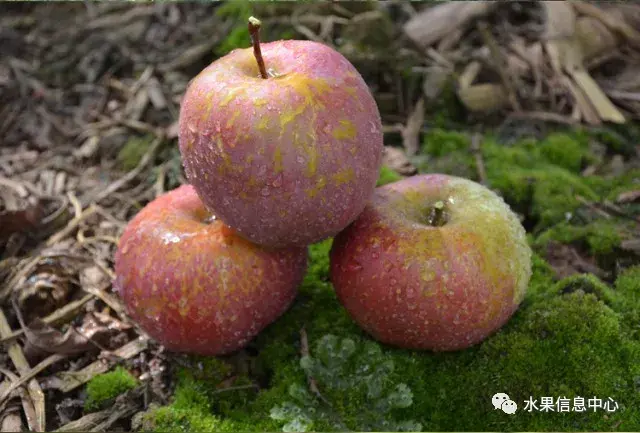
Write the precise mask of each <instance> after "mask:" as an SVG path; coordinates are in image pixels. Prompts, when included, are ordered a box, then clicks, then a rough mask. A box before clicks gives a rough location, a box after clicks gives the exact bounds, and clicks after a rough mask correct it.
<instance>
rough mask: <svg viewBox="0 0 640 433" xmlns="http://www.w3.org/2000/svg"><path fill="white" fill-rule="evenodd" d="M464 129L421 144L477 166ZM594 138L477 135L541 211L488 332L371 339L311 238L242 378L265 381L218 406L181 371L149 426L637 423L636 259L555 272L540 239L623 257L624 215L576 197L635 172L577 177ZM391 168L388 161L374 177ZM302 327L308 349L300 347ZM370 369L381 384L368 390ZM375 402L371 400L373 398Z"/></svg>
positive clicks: (204, 385)
mask: <svg viewBox="0 0 640 433" xmlns="http://www.w3.org/2000/svg"><path fill="white" fill-rule="evenodd" d="M456 134H457V133H452V132H446V133H444V132H438V133H436V134H435V135H434V136H439V137H444V138H443V139H444V144H443V145H442V147H441V148H438V145H437V143H436V144H434V143H427V145H426V148H427V151H428V152H432V153H435V154H437V155H439V156H437V157H436V158H444V157H447V156H448V155H451V154H456V152H458V153H457V155H458V156H459V157H461V158H462V156H463V155H464V158H467V159H466V160H465V159H464V158H462V159H461V160H462V161H467V162H468V163H469V166H470V167H471V168H472V169H473V170H475V165H474V164H475V161H474V160H473V159H472V158H471V157H470V156H469V155H470V153H469V152H468V151H467V150H465V147H464V146H465V145H467V144H468V141H467V138H466V136H463V135H461V134H458V135H456ZM432 137H433V136H432ZM573 140H575V141H573ZM586 142H587V141H586V139H585V138H584V137H583V136H578V137H577V138H576V137H572V136H571V135H566V134H560V135H552V136H550V137H548V138H547V139H545V140H543V141H542V142H535V141H532V140H528V141H523V142H520V143H517V144H516V145H513V146H510V147H506V146H503V145H501V144H498V143H497V142H495V141H491V139H489V140H487V141H485V143H483V157H484V159H485V164H486V166H487V175H488V182H489V183H490V186H491V187H493V188H494V189H495V190H497V191H498V192H499V193H500V194H501V195H503V196H504V197H505V199H506V200H507V202H508V203H509V204H510V205H511V206H512V207H513V208H514V209H516V210H517V211H520V212H522V213H524V214H526V215H528V216H530V217H531V215H533V216H532V217H531V218H532V224H531V227H530V234H529V236H528V240H529V243H530V244H531V245H532V246H533V247H534V249H535V251H536V253H535V254H534V256H533V259H532V265H533V275H532V278H531V281H530V283H529V289H528V292H527V296H526V298H525V300H524V301H523V303H522V304H521V307H520V309H519V310H518V311H517V313H516V314H515V315H514V317H513V318H512V320H511V321H510V322H509V323H508V324H507V325H506V326H505V327H503V328H502V329H501V330H500V331H499V332H497V333H496V334H494V335H493V336H491V337H489V338H488V339H487V340H486V341H485V342H483V343H482V344H480V345H478V346H476V347H473V348H471V349H468V350H464V351H460V352H455V353H440V354H434V353H426V352H413V351H405V350H399V349H394V348H390V347H386V346H383V345H380V344H378V343H376V342H373V341H372V340H371V339H370V338H369V337H368V336H367V335H365V334H364V333H363V332H362V331H361V330H360V329H359V328H358V327H357V326H356V325H355V324H354V323H353V322H352V321H351V319H350V318H349V317H348V315H347V314H346V312H345V311H344V309H343V308H342V307H341V306H340V304H339V302H338V301H337V299H336V297H335V294H334V292H333V289H332V286H331V283H330V281H329V271H328V269H329V258H328V253H329V249H330V247H331V240H327V241H325V242H321V243H319V244H315V245H312V246H311V247H310V264H309V270H308V272H307V276H306V278H305V280H304V282H303V284H302V287H301V289H300V295H299V296H298V299H297V301H296V303H295V304H294V306H293V307H292V308H291V309H290V310H289V312H287V313H286V314H285V315H284V316H283V317H282V318H281V319H280V320H278V321H277V322H276V323H274V324H273V325H272V326H270V327H269V328H268V329H267V330H266V331H265V332H264V333H262V334H261V335H260V336H259V337H258V338H257V340H256V341H255V342H254V344H253V349H255V350H256V353H257V355H255V358H254V359H253V362H254V365H256V366H257V367H256V371H257V372H258V375H259V376H260V378H259V380H258V379H256V377H252V375H251V374H248V375H245V376H243V380H246V381H248V382H252V383H257V382H261V385H260V386H261V389H260V390H259V391H253V390H252V391H247V390H238V391H229V393H228V394H227V395H226V398H228V399H229V401H230V402H231V403H228V404H227V405H226V406H224V405H221V404H220V403H219V399H220V395H218V394H212V390H215V389H216V386H218V385H219V384H218V385H216V384H213V383H212V382H211V381H210V380H209V381H207V380H203V379H202V378H197V377H194V376H193V375H192V374H191V373H189V372H188V371H182V372H181V373H180V374H179V376H178V377H179V378H180V379H179V381H178V388H177V390H176V395H175V397H174V402H173V403H172V404H171V405H169V406H166V407H163V408H160V409H157V410H155V411H152V412H150V413H149V414H148V415H147V420H148V426H149V427H153V429H155V430H159V431H163V430H166V431H169V430H172V431H176V430H182V431H196V430H220V431H240V430H252V431H255V430H269V431H274V430H282V429H284V430H346V429H352V430H367V429H385V427H386V431H393V430H403V429H413V430H415V429H418V428H420V429H423V430H433V431H436V430H459V431H464V430H475V431H479V430H505V431H516V430H528V431H535V430H555V431H568V430H602V431H605V430H607V431H608V430H612V429H619V430H626V431H633V430H638V429H640V416H639V415H638V412H637V410H636V409H637V407H639V406H640V392H639V391H640V388H639V387H640V385H639V384H640V364H638V362H637V360H638V359H640V326H639V325H638V323H640V316H639V315H638V314H639V313H638V311H640V268H639V267H637V266H636V267H630V268H628V269H626V270H624V269H623V270H619V271H617V272H615V273H613V274H612V279H611V281H603V280H601V279H599V278H597V277H595V276H593V275H588V274H587V275H574V276H571V277H569V278H565V279H563V280H560V281H558V280H557V278H556V275H555V273H554V270H553V268H552V267H551V266H550V265H549V263H547V261H546V260H545V248H543V246H544V245H546V244H547V243H548V242H549V241H551V240H553V241H556V242H560V243H566V244H572V245H575V246H576V248H579V249H580V250H581V251H584V252H585V253H586V254H591V255H593V256H594V257H595V258H600V257H612V256H613V257H615V254H616V251H618V248H619V245H620V242H621V240H622V239H623V238H624V237H625V236H627V235H628V234H629V233H630V229H629V227H628V225H626V224H621V223H620V221H618V220H614V221H604V220H602V219H597V218H593V216H591V215H587V214H584V213H582V204H581V202H580V201H579V200H577V199H576V198H575V196H576V195H578V194H579V195H581V196H583V197H585V198H586V199H589V200H598V199H600V198H604V197H607V195H608V194H609V189H610V187H611V186H612V185H613V186H615V187H616V188H619V189H623V188H627V189H629V188H631V187H632V185H631V183H630V182H632V179H635V178H634V177H633V175H629V174H627V175H626V176H627V177H626V179H627V180H628V183H626V184H625V183H624V182H622V181H621V180H620V179H619V178H606V177H604V176H602V177H600V176H592V177H584V176H581V175H580V169H581V168H582V167H583V165H584V164H588V163H589V161H592V158H593V155H591V154H590V152H589V149H588V146H587V145H586ZM432 156H433V155H432ZM430 166H431V165H430V163H427V164H426V165H424V166H422V167H421V169H422V171H423V172H424V171H430V169H429V168H430ZM450 174H457V173H450ZM394 177H395V176H393V173H389V172H387V170H386V169H385V168H383V170H382V173H381V178H380V184H383V183H386V182H388V181H389V179H390V178H391V179H393V178H394ZM623 178H624V176H623ZM567 214H571V215H572V217H571V218H568V217H567ZM614 261H615V260H614ZM603 266H604V265H603ZM302 329H304V333H305V335H306V337H307V339H308V343H309V356H303V355H302V354H301V350H302V347H301V330H302ZM216 362H218V361H216ZM377 369H382V370H379V371H378V370H377ZM374 371H377V372H378V373H377V375H376V377H378V376H379V377H380V383H379V384H377V385H376V387H374V388H375V389H373V390H372V389H371V384H370V382H371V376H370V372H374ZM309 375H314V376H316V384H317V388H318V390H319V393H320V394H315V393H314V392H313V391H312V390H311V389H310V388H309V385H308V376H309ZM347 385H348V386H347ZM234 392H238V393H239V394H238V395H235V396H234V395H233V393H234ZM497 392H505V393H507V394H509V396H510V397H511V398H512V399H513V400H514V401H516V403H517V404H518V412H517V413H516V414H515V415H513V416H510V415H507V414H505V413H503V412H501V411H496V410H494V408H493V407H492V405H491V396H492V395H493V394H494V393H497ZM372 395H375V397H373V396H372ZM530 397H531V398H533V399H536V400H537V401H538V403H539V402H540V400H541V398H542V397H553V398H554V399H558V398H561V397H563V398H568V399H573V398H579V397H583V398H585V399H588V398H594V397H595V398H600V399H602V400H607V399H608V398H609V397H610V398H611V399H613V400H615V401H616V403H617V404H618V408H617V410H616V411H615V412H611V413H607V412H605V411H604V410H599V411H596V412H593V411H589V412H585V413H577V412H569V413H558V412H557V411H554V412H549V413H545V412H539V411H532V412H529V411H527V410H525V409H524V406H525V400H528V399H529V398H530ZM572 401H573V400H572ZM372 405H373V406H375V407H376V408H377V410H376V411H374V412H370V411H368V410H367V408H371V407H373V406H372ZM380 414H383V415H384V416H383V417H382V418H381V417H380Z"/></svg>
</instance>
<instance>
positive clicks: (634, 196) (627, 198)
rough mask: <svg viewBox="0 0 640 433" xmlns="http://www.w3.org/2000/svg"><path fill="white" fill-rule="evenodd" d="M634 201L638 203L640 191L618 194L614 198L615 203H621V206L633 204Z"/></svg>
mask: <svg viewBox="0 0 640 433" xmlns="http://www.w3.org/2000/svg"><path fill="white" fill-rule="evenodd" d="M636 201H640V189H636V190H634V191H626V192H623V193H620V194H619V195H618V197H617V198H616V203H621V204H624V203H633V202H636Z"/></svg>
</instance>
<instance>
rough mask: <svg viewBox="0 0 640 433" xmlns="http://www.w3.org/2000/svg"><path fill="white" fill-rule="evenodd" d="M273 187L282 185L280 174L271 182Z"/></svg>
mask: <svg viewBox="0 0 640 433" xmlns="http://www.w3.org/2000/svg"><path fill="white" fill-rule="evenodd" d="M271 185H273V186H274V187H276V188H278V187H279V186H281V185H282V174H279V175H278V176H277V177H276V178H275V179H274V180H273V182H272V183H271Z"/></svg>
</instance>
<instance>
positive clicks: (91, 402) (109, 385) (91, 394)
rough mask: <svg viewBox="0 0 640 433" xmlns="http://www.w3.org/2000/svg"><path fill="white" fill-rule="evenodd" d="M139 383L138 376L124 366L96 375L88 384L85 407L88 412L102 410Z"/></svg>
mask: <svg viewBox="0 0 640 433" xmlns="http://www.w3.org/2000/svg"><path fill="white" fill-rule="evenodd" d="M137 384H138V381H137V380H136V378H135V377H133V376H132V375H131V373H129V372H128V371H127V370H125V369H124V368H122V367H116V369H115V370H113V371H111V372H109V373H105V374H101V375H99V376H96V377H94V378H93V379H91V380H90V381H89V383H88V384H87V400H86V402H85V409H86V410H87V411H88V412H92V411H96V410H100V409H102V408H104V407H105V406H106V405H107V404H109V403H110V402H112V401H113V399H114V398H116V397H117V396H119V395H120V394H122V393H124V392H126V391H128V390H130V389H133V388H135V387H136V385H137Z"/></svg>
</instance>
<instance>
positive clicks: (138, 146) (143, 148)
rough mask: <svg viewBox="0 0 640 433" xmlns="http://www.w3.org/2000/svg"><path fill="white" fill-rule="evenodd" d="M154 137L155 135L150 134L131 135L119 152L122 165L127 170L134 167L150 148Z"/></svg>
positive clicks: (118, 157)
mask: <svg viewBox="0 0 640 433" xmlns="http://www.w3.org/2000/svg"><path fill="white" fill-rule="evenodd" d="M153 139H154V137H153V136H152V135H149V134H148V135H145V136H141V137H140V136H134V137H131V138H130V139H129V140H128V141H127V142H126V143H125V144H124V146H122V149H120V151H119V152H118V156H117V159H118V163H119V164H120V167H121V168H122V169H123V170H126V171H129V170H132V169H134V168H135V167H136V166H137V165H138V164H139V163H140V160H141V159H142V157H143V156H144V154H145V153H147V151H148V150H149V146H151V143H152V142H153Z"/></svg>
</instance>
